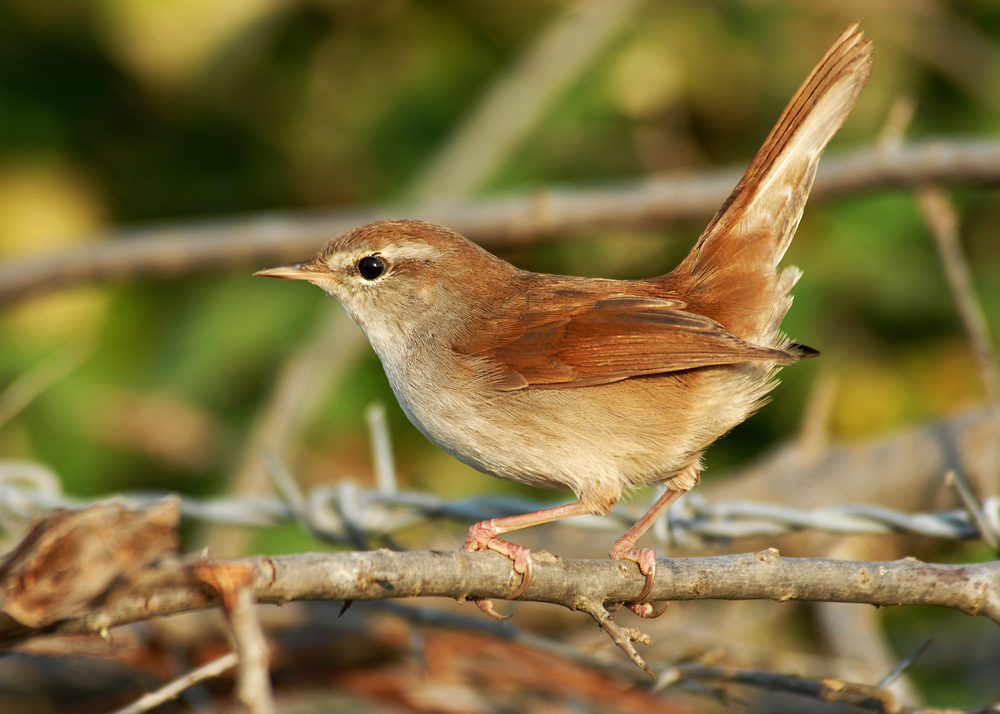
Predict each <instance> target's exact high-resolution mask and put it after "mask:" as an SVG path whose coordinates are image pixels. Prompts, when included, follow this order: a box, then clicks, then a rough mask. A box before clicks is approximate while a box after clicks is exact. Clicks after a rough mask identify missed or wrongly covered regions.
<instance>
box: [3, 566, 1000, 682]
mask: <svg viewBox="0 0 1000 714" xmlns="http://www.w3.org/2000/svg"><path fill="white" fill-rule="evenodd" d="M205 563H206V561H204V560H197V561H194V562H188V563H185V564H174V565H167V566H160V567H158V568H151V569H149V570H148V571H146V573H145V574H143V575H142V576H140V577H138V578H135V579H132V580H129V581H127V582H123V583H120V584H118V585H116V586H114V587H112V588H111V589H110V590H109V591H108V592H107V593H106V594H105V595H104V596H103V597H101V598H100V599H99V600H97V601H95V602H94V603H93V606H92V609H91V610H90V611H89V612H88V613H87V614H86V615H84V616H81V617H74V618H71V619H68V620H63V621H61V622H58V623H56V624H54V625H51V626H49V627H47V628H29V627H27V626H25V625H21V624H19V623H18V622H16V621H15V620H13V618H9V617H6V618H3V621H0V647H10V646H12V645H14V644H16V643H18V642H20V641H22V640H24V639H25V638H27V637H31V636H33V635H35V634H40V633H43V632H44V633H58V634H80V633H94V632H103V631H106V630H107V629H109V628H111V627H115V626H118V625H123V624H126V623H129V622H135V621H138V620H146V619H149V618H151V617H157V616H164V615H174V614H178V613H181V612H188V611H191V610H198V609H203V608H206V607H211V606H214V605H216V604H217V602H216V601H217V596H216V595H215V593H214V591H213V590H212V589H211V588H207V587H206V586H205V583H204V581H203V580H202V579H201V578H200V577H199V576H198V575H197V573H196V571H202V572H203V571H204V569H205V567H206V566H205ZM226 563H228V564H230V565H232V566H233V567H236V566H237V564H241V565H243V567H245V566H246V565H252V566H253V569H254V571H253V572H254V574H253V581H252V587H253V591H254V595H255V596H256V598H257V600H258V602H264V603H275V604H284V603H286V602H289V601H292V600H344V601H353V600H376V599H383V598H402V597H448V598H456V599H459V600H461V599H468V598H503V597H505V596H506V595H507V594H509V593H510V592H512V591H513V590H514V589H515V588H516V587H517V585H518V583H519V582H520V576H518V575H516V574H515V573H514V571H513V569H512V568H511V565H510V561H509V560H507V559H506V558H504V557H503V556H500V555H497V554H495V553H459V552H435V551H413V552H402V553H401V552H393V551H388V550H378V551H368V552H351V553H331V554H328V553H311V554H303V555H290V556H281V557H266V556H259V557H255V558H246V559H241V560H238V561H219V562H216V563H212V566H213V567H218V566H220V564H226ZM657 573H658V577H657V579H656V584H655V585H654V587H653V592H652V594H651V597H652V599H654V600H660V601H663V600H709V599H720V600H774V601H777V602H785V601H788V600H807V601H829V602H853V603H867V604H871V605H878V606H888V605H915V604H921V605H938V606H941V607H949V608H953V609H956V610H960V611H961V612H964V613H966V614H969V615H977V614H982V615H985V616H986V617H988V618H990V619H991V620H993V621H995V622H998V623H1000V561H994V562H989V563H975V564H968V565H937V564H930V563H922V562H920V561H917V560H914V559H912V558H906V559H903V560H899V561H893V562H884V563H866V562H854V561H837V560H825V559H813V558H781V557H780V556H779V555H778V552H777V551H776V550H774V549H770V550H767V551H762V552H759V553H747V554H742V555H726V556H714V557H707V558H676V559H661V560H659V561H658V562H657ZM644 581H645V577H644V576H642V575H641V574H640V573H639V570H638V568H637V567H636V566H635V565H634V564H632V563H627V562H622V561H612V560H563V559H560V558H556V557H555V556H551V555H548V554H545V553H544V552H539V553H536V557H535V573H534V579H533V580H532V583H531V585H530V587H529V588H528V590H527V592H526V593H525V594H524V596H523V597H522V598H521V599H522V600H530V601H535V602H547V603H552V604H557V605H562V606H564V607H567V608H570V609H572V610H583V611H585V612H588V613H589V614H590V615H591V616H592V617H594V618H595V619H596V620H598V621H599V622H600V624H601V626H602V627H603V628H604V629H605V630H607V631H608V633H609V634H611V635H612V637H613V638H615V640H616V642H617V643H618V644H619V646H621V647H622V648H623V649H625V650H626V651H627V652H629V654H630V656H631V657H632V659H633V661H635V662H636V664H639V665H640V666H642V667H643V668H645V663H643V662H642V659H641V658H640V657H639V656H638V654H637V653H636V652H635V650H634V648H632V646H631V642H633V641H644V639H643V638H644V637H645V636H643V635H641V633H637V632H636V631H633V630H626V629H624V628H621V627H620V626H619V625H617V624H615V623H614V621H612V620H611V619H610V617H609V616H608V615H607V611H606V610H605V609H604V608H603V605H605V604H606V603H615V602H622V601H629V600H632V599H634V598H636V597H637V596H638V595H639V593H640V592H641V591H642V588H643V584H644ZM623 636H624V637H625V638H626V641H625V642H624V643H623V642H622V641H621V637H623ZM630 648H631V651H629V649H630ZM647 671H648V670H647Z"/></svg>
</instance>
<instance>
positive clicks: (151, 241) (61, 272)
mask: <svg viewBox="0 0 1000 714" xmlns="http://www.w3.org/2000/svg"><path fill="white" fill-rule="evenodd" d="M742 171H743V168H742V167H734V168H728V169H719V170H714V171H706V172H703V173H700V174H692V175H689V176H685V177H677V176H672V177H660V178H652V179H646V180H638V181H636V180H633V181H623V182H621V183H618V184H615V185H604V186H594V187H590V188H549V189H543V190H539V191H534V192H530V193H521V194H514V195H509V196H501V197H499V198H493V199H487V200H482V201H472V202H465V203H459V202H450V203H434V204H425V205H422V206H403V205H400V206H373V207H369V208H352V209H340V210H329V211H301V212H284V213H270V214H260V215H255V216H250V217H246V218H236V219H229V220H218V221H202V222H198V223H176V224H172V225H165V226H162V227H159V228H156V227H153V228H145V229H139V230H133V231H122V232H117V233H113V234H110V235H108V236H105V239H104V240H101V241H98V242H96V243H91V244H89V245H82V246H80V247H74V248H61V249H60V250H59V251H58V252H57V253H53V254H48V255H40V256H34V257H30V258H23V259H18V260H13V261H9V262H7V263H6V264H3V265H0V302H2V301H5V300H12V299H15V298H19V297H23V296H25V295H28V294H31V293H36V292H40V291H43V290H51V289H53V288H57V287H62V286H66V285H74V284H80V283H88V282H109V281H121V280H129V279H137V278H149V277H160V278H162V277H178V276H182V275H190V274H193V273H198V272H204V271H208V270H210V269H219V268H226V267H235V266H244V265H261V264H264V263H268V262H274V261H279V260H287V259H295V258H299V259H301V258H303V257H305V256H307V255H310V254H311V253H312V252H314V251H315V250H316V249H317V248H318V247H319V246H320V245H322V244H323V243H324V242H326V241H327V240H329V239H330V238H331V237H333V236H336V235H338V234H340V233H343V232H344V231H346V230H349V229H351V228H353V227H355V226H358V225H361V224H363V223H367V222H368V221H373V220H377V219H380V218H388V217H400V216H406V217H411V218H422V219H425V220H429V221H433V222H435V223H441V224H444V225H447V226H449V227H450V228H453V229H455V230H457V231H459V232H460V233H463V234H465V235H467V236H468V237H470V238H472V239H474V240H476V241H478V242H480V243H482V244H483V245H485V246H487V247H490V248H498V247H503V246H509V245H514V244H521V243H527V242H531V241H533V240H536V239H538V238H541V237H545V236H550V235H552V234H555V233H558V232H561V231H566V230H569V229H574V228H580V227H583V226H600V225H615V226H621V225H628V224H632V225H636V224H644V223H663V222H668V221H678V220H687V219H693V218H706V217H708V216H710V215H712V213H714V212H715V211H716V210H717V209H718V207H719V206H720V205H721V204H722V202H723V200H724V199H725V198H726V196H727V195H728V194H729V192H730V191H731V190H732V188H733V186H734V185H735V184H736V181H737V180H738V179H739V177H740V174H741V173H742ZM998 181H1000V141H977V140H968V141H933V142H920V143H911V144H908V145H905V146H902V147H899V148H898V149H893V150H882V149H878V148H867V149H862V150H859V151H856V152H853V153H850V154H844V155H842V156H839V157H836V156H835V157H830V158H828V159H826V160H824V162H823V163H822V164H821V165H820V170H819V174H818V176H817V178H816V184H815V186H814V188H813V191H812V193H813V196H814V197H824V196H831V195H836V194H843V193H849V192H853V191H867V190H871V189H872V188H877V187H885V186H918V185H924V184H927V183H967V184H980V185H982V184H987V185H991V184H995V183H997V182H998Z"/></svg>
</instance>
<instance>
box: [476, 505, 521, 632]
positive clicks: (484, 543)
mask: <svg viewBox="0 0 1000 714" xmlns="http://www.w3.org/2000/svg"><path fill="white" fill-rule="evenodd" d="M486 549H489V550H495V551H496V552H497V553H500V554H501V555H505V556H507V557H508V558H510V559H511V561H513V564H514V572H515V573H520V574H521V584H520V585H518V586H517V588H515V589H514V592H512V593H511V594H510V595H508V596H507V597H506V598H504V599H505V600H516V599H517V598H519V597H521V596H522V595H524V593H525V591H526V590H527V589H528V587H529V586H530V585H531V579H532V577H533V576H534V572H535V566H534V563H533V561H532V560H531V551H530V550H529V549H528V548H525V547H524V546H522V545H517V544H516V543H511V542H509V541H506V540H503V539H502V538H500V537H499V536H498V535H497V529H496V527H495V525H494V522H493V521H483V522H482V523H477V524H475V525H474V526H472V528H470V529H469V534H468V535H467V536H466V538H465V543H463V544H462V548H461V550H463V551H466V552H474V551H477V550H486ZM474 602H475V603H476V604H477V605H478V606H479V609H480V610H482V611H483V612H485V613H486V614H487V615H489V616H490V617H493V618H496V619H498V620H504V619H506V618H507V617H509V615H507V616H501V615H499V614H497V612H496V611H495V610H494V609H493V603H492V602H491V601H490V600H487V599H485V598H476V599H475V600H474Z"/></svg>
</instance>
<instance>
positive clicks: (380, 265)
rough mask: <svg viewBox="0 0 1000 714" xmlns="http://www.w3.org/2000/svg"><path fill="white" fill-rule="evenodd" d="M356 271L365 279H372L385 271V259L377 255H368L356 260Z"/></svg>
mask: <svg viewBox="0 0 1000 714" xmlns="http://www.w3.org/2000/svg"><path fill="white" fill-rule="evenodd" d="M358 272H359V273H361V277H362V278H364V279H365V280H374V279H375V278H377V277H378V276H380V275H381V274H382V273H384V272H385V261H384V260H382V259H381V258H379V257H378V256H377V255H369V256H367V257H365V258H362V259H361V260H359V261H358Z"/></svg>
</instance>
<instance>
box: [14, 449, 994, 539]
mask: <svg viewBox="0 0 1000 714" xmlns="http://www.w3.org/2000/svg"><path fill="white" fill-rule="evenodd" d="M268 461H269V464H270V468H271V471H272V473H274V474H275V481H276V483H277V484H278V487H279V491H280V492H281V493H282V494H283V498H277V497H265V496H253V497H250V496H223V497H216V498H191V497H188V496H181V497H180V502H181V512H182V513H183V515H184V516H185V517H186V518H189V519H191V520H197V521H203V522H209V523H217V524H224V525H238V526H245V527H260V526H267V525H273V524H278V523H287V522H291V521H299V522H300V523H302V525H303V526H304V527H305V528H307V529H308V530H309V531H310V532H312V533H313V534H314V535H316V536H317V537H319V538H321V539H324V540H328V541H332V542H336V543H346V544H351V545H359V544H360V543H361V542H363V541H365V540H368V539H371V538H386V537H390V536H391V535H392V534H393V533H395V532H396V531H399V530H401V529H403V528H406V527H409V526H411V525H413V524H415V523H418V522H425V521H432V520H438V519H452V520H456V521H462V522H474V521H480V520H486V519H489V518H497V517H502V516H506V515H514V514H517V513H525V512H528V511H532V510H538V509H541V508H546V507H549V506H551V505H552V503H551V502H542V501H535V500H530V499H525V498H515V497H509V496H496V495H491V496H482V497H473V498H459V499H445V498H441V497H438V496H435V495H432V494H427V493H414V492H408V491H397V492H395V493H387V492H385V491H383V490H381V489H362V488H359V487H358V486H357V484H355V483H353V482H351V481H344V482H342V483H339V484H337V485H334V486H318V487H316V488H313V489H312V490H311V491H309V492H308V493H302V492H301V491H299V489H298V486H297V485H296V484H295V480H294V479H293V478H292V477H291V475H290V474H289V473H288V471H287V469H285V467H284V466H283V465H282V464H281V462H280V460H279V459H278V458H277V457H276V456H274V455H271V456H270V457H269V459H268ZM167 495H171V494H167V493H165V492H158V491H131V492H125V493H121V494H118V495H115V496H113V497H114V498H118V499H121V500H123V501H124V502H125V503H126V504H128V505H129V506H131V507H134V508H143V507H146V506H148V505H150V504H152V503H154V502H156V501H159V500H160V499H162V498H164V497H166V496H167ZM109 498H111V496H109V497H105V498H98V499H80V498H73V497H70V496H67V495H65V494H63V493H62V489H61V485H60V482H59V478H58V476H57V475H56V474H55V473H54V472H52V471H51V470H50V469H48V468H46V467H45V466H43V465H41V464H38V463H35V462H30V461H0V529H3V530H5V531H9V532H19V531H20V530H22V529H23V528H24V526H25V525H26V524H27V523H28V522H30V520H31V519H32V518H34V517H36V516H38V515H39V514H41V513H44V512H47V511H50V510H53V509H56V508H66V509H70V510H79V509H82V508H84V507H86V506H88V505H91V504H92V503H97V502H101V501H106V500H108V499H109ZM977 510H979V511H980V513H982V514H983V517H982V518H981V520H979V522H978V523H977V522H976V521H977V519H975V518H973V517H972V516H971V515H970V513H969V511H968V510H966V509H955V510H950V511H941V512H938V513H904V512H902V511H898V510H895V509H892V508H887V507H884V506H877V505H872V504H845V505H838V506H827V507H824V508H817V509H802V508H796V507H794V506H786V505H778V504H773V503H763V502H757V501H726V502H722V503H714V504H713V503H709V502H708V501H707V500H706V499H705V498H704V497H702V496H700V495H699V494H697V493H689V494H687V495H685V496H684V498H683V499H680V500H679V501H678V503H677V504H675V506H674V507H672V508H671V509H670V512H669V514H668V517H667V518H665V519H663V520H664V525H663V526H661V527H660V528H657V529H653V531H652V535H653V536H654V538H655V540H656V541H657V542H658V543H659V544H661V545H667V544H670V543H678V544H680V545H685V546H691V547H697V546H700V545H704V544H705V543H710V542H720V541H722V542H725V541H731V540H736V539H740V538H760V537H775V536H779V535H782V534H785V533H790V532H793V531H804V530H814V531H822V532H826V533H838V534H844V535H847V534H857V535H875V534H887V533H908V534H912V535H920V536H924V537H928V538H939V539H943V540H964V539H974V538H980V537H982V536H981V529H982V528H988V529H990V530H993V529H995V527H996V524H997V523H998V522H1000V499H998V498H989V499H986V500H985V501H984V502H983V504H982V506H981V507H979V508H978V509H977ZM632 520H634V517H633V515H631V514H630V513H628V512H627V510H626V509H624V508H621V507H616V508H615V509H614V510H613V511H612V512H611V514H609V515H608V516H603V517H599V516H579V517H576V518H572V519H568V520H566V521H563V522H562V524H563V527H572V528H577V529H585V530H597V531H609V532H615V531H618V530H620V529H621V528H622V526H623V525H624V526H627V525H629V524H631V522H632ZM994 535H995V534H994Z"/></svg>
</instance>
